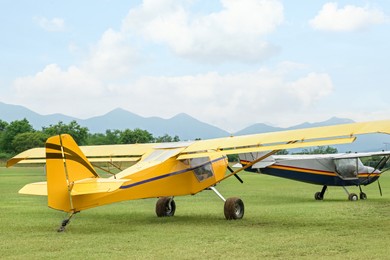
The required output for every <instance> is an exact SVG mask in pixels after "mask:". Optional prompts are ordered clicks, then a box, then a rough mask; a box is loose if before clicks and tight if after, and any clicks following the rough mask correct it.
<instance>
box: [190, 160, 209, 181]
mask: <svg viewBox="0 0 390 260" xmlns="http://www.w3.org/2000/svg"><path fill="white" fill-rule="evenodd" d="M190 166H191V168H193V170H194V173H195V176H196V178H197V179H198V181H199V182H201V181H204V180H206V179H208V178H211V177H213V176H214V171H213V167H212V165H211V162H210V158H209V157H201V158H194V159H191V161H190Z"/></svg>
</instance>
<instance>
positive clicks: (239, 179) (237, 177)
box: [227, 165, 244, 183]
mask: <svg viewBox="0 0 390 260" xmlns="http://www.w3.org/2000/svg"><path fill="white" fill-rule="evenodd" d="M227 168H228V170H229V171H230V172H234V170H233V169H232V168H231V167H230V166H229V165H228V167H227ZM234 177H236V179H237V180H238V181H239V182H241V183H244V181H243V180H242V179H241V178H240V176H238V175H237V174H234Z"/></svg>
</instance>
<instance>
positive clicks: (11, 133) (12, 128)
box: [0, 118, 35, 154]
mask: <svg viewBox="0 0 390 260" xmlns="http://www.w3.org/2000/svg"><path fill="white" fill-rule="evenodd" d="M34 131H35V130H34V129H33V127H32V125H31V124H30V123H29V122H28V120H27V119H26V118H25V119H23V120H15V121H13V122H11V123H10V124H9V125H7V126H6V127H5V128H4V130H3V131H2V135H1V140H0V147H2V149H3V151H4V152H6V153H11V154H12V153H16V151H15V149H14V147H13V144H12V142H13V140H14V138H15V137H16V136H17V135H18V134H22V133H28V132H34Z"/></svg>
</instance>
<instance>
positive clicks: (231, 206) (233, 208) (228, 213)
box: [224, 198, 244, 220]
mask: <svg viewBox="0 0 390 260" xmlns="http://www.w3.org/2000/svg"><path fill="white" fill-rule="evenodd" d="M224 214H225V218H226V219H227V220H231V219H242V217H243V216H244V202H242V200H241V199H240V198H228V199H227V200H226V201H225V206H224Z"/></svg>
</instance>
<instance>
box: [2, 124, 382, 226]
mask: <svg viewBox="0 0 390 260" xmlns="http://www.w3.org/2000/svg"><path fill="white" fill-rule="evenodd" d="M370 133H384V134H390V120H386V121H374V122H365V123H353V124H344V125H336V126H327V127H317V128H307V129H299V130H291V131H281V132H272V133H263V134H255V135H246V136H236V137H226V138H217V139H210V140H199V141H194V142H178V143H153V144H130V145H101V146H81V147H79V146H77V144H76V143H75V141H74V140H73V138H72V137H71V136H70V135H67V134H61V135H56V136H52V137H50V138H48V140H47V142H46V145H45V148H33V149H30V150H27V151H24V152H22V153H20V154H18V155H16V156H15V157H13V158H11V159H10V160H9V161H8V162H7V167H10V166H12V165H14V164H16V163H46V168H45V170H46V178H47V182H38V183H31V184H27V185H26V186H24V187H23V188H22V189H21V190H20V191H19V193H22V194H32V195H45V196H47V197H48V206H49V207H50V208H53V209H56V210H60V211H64V212H67V213H68V214H69V215H68V217H67V218H66V219H65V220H63V221H62V223H61V226H60V228H59V229H58V231H64V230H65V227H66V225H67V224H68V223H69V221H70V219H71V218H72V216H73V215H74V214H75V213H78V212H80V211H81V210H85V209H89V208H93V207H97V206H102V205H106V204H110V203H114V202H118V201H124V200H135V199H141V198H159V199H158V201H157V203H156V214H157V216H159V217H164V216H173V215H174V213H175V209H176V205H175V201H174V199H173V198H174V196H182V195H194V194H197V193H199V192H201V191H203V190H206V189H210V190H213V191H214V192H215V193H216V194H217V195H218V196H219V197H220V198H221V199H222V200H223V201H225V203H224V214H225V218H226V219H241V218H242V217H243V215H244V203H243V201H242V200H241V199H240V198H237V197H233V198H228V199H225V198H224V197H223V196H222V195H221V194H220V193H219V192H218V191H217V190H216V188H215V185H216V184H218V183H219V182H221V181H223V180H224V179H226V178H228V177H230V176H233V175H234V176H236V177H237V178H238V179H239V180H240V178H239V177H238V175H237V173H238V172H240V171H242V170H245V169H246V168H249V167H251V166H252V165H254V164H255V163H257V162H259V161H261V160H264V159H265V158H267V157H268V156H270V155H272V154H274V153H276V152H277V151H278V150H281V149H293V148H301V147H309V146H321V145H331V144H345V143H351V142H353V141H355V139H356V137H357V135H360V134H370ZM261 151H269V152H267V153H266V154H265V155H264V156H261V157H259V158H256V159H255V160H253V161H251V162H249V163H247V164H246V165H245V166H244V167H241V168H239V169H238V170H235V171H233V170H232V169H231V168H230V167H229V166H228V161H227V157H226V155H229V154H241V153H250V152H261ZM126 161H127V162H129V161H133V162H136V163H135V164H134V165H132V166H130V167H128V168H126V169H124V170H122V171H120V172H119V173H117V174H115V175H114V176H111V177H108V178H102V177H100V176H99V175H98V173H97V172H96V170H95V168H94V167H93V164H95V167H99V164H98V163H102V162H105V163H109V164H110V165H117V162H126ZM240 181H241V180H240Z"/></svg>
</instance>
